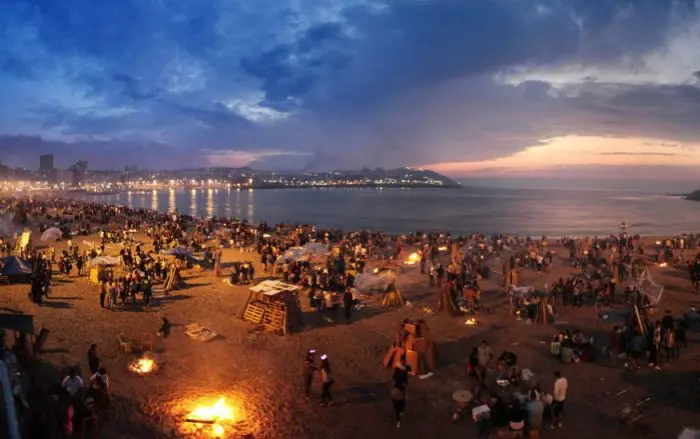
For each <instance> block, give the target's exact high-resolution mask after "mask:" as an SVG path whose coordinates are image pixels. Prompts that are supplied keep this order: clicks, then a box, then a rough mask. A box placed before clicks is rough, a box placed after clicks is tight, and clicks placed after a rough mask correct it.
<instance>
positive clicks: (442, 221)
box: [84, 187, 700, 237]
mask: <svg viewBox="0 0 700 439" xmlns="http://www.w3.org/2000/svg"><path fill="white" fill-rule="evenodd" d="M84 198H89V199H90V200H93V201H98V202H103V203H112V204H120V205H128V206H132V207H145V208H151V209H156V210H159V211H163V212H164V211H172V210H174V209H175V208H177V209H178V210H179V211H180V212H181V213H184V214H189V215H193V216H200V217H206V216H212V215H216V216H227V217H235V218H240V219H247V220H248V221H252V222H259V221H267V222H268V223H272V224H274V223H281V222H294V223H307V224H310V223H312V224H317V225H318V226H319V227H332V228H341V229H343V230H355V229H361V228H367V229H375V230H382V231H385V232H388V233H407V232H412V231H449V232H451V233H452V234H468V233H494V232H504V233H517V234H521V235H531V236H541V235H547V236H552V237H557V236H565V235H567V236H593V235H599V236H601V235H608V234H611V233H617V232H618V231H619V225H620V223H621V222H623V221H624V222H626V223H627V224H628V225H629V232H630V233H639V234H643V235H660V234H675V233H683V232H697V231H698V230H700V202H693V201H686V200H683V199H682V198H680V197H675V196H667V195H663V194H653V193H642V192H628V191H605V190H563V189H562V190H558V189H487V188H466V187H465V188H461V189H345V188H332V189H272V190H268V189H265V190H235V189H231V190H227V189H218V190H217V189H205V190H178V191H174V190H173V191H153V192H146V193H120V194H111V195H97V196H89V197H84Z"/></svg>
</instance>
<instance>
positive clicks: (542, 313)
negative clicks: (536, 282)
mask: <svg viewBox="0 0 700 439" xmlns="http://www.w3.org/2000/svg"><path fill="white" fill-rule="evenodd" d="M535 323H539V324H540V325H547V324H551V323H554V315H553V314H552V311H551V308H550V306H549V300H548V299H547V298H546V297H542V298H541V299H540V303H538V304H537V315H536V316H535Z"/></svg>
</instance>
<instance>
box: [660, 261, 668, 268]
mask: <svg viewBox="0 0 700 439" xmlns="http://www.w3.org/2000/svg"><path fill="white" fill-rule="evenodd" d="M659 267H668V262H662V263H660V264H659Z"/></svg>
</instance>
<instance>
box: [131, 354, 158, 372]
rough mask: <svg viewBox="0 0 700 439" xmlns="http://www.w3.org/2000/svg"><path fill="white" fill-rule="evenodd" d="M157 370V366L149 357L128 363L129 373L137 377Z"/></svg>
mask: <svg viewBox="0 0 700 439" xmlns="http://www.w3.org/2000/svg"><path fill="white" fill-rule="evenodd" d="M157 368H158V364H157V363H156V362H155V360H154V359H153V358H149V357H143V358H138V359H136V360H134V361H132V362H131V363H129V371H130V372H133V373H135V374H137V375H148V374H149V373H151V372H155V371H156V369H157Z"/></svg>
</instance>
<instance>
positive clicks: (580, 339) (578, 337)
mask: <svg viewBox="0 0 700 439" xmlns="http://www.w3.org/2000/svg"><path fill="white" fill-rule="evenodd" d="M572 341H573V342H574V344H586V343H588V339H587V338H586V336H585V335H583V333H582V332H581V331H579V330H578V329H576V330H574V336H573V337H572Z"/></svg>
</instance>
